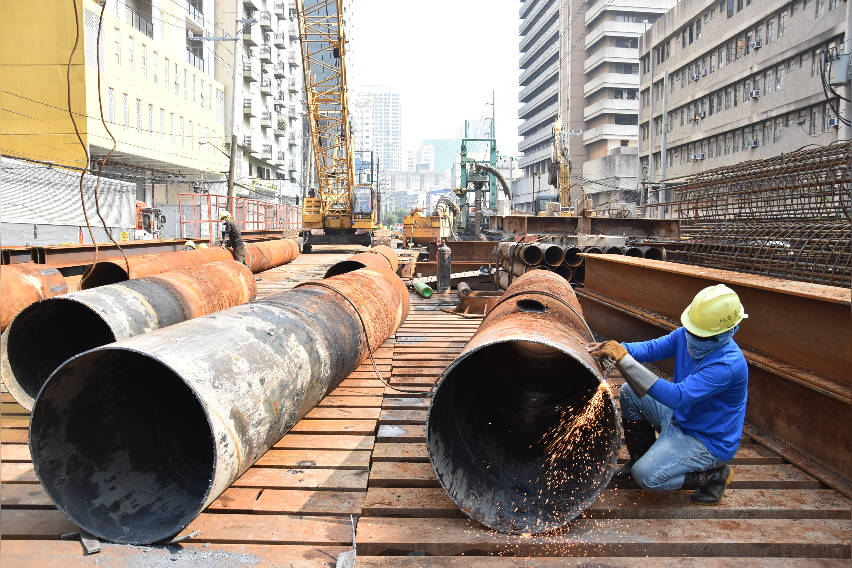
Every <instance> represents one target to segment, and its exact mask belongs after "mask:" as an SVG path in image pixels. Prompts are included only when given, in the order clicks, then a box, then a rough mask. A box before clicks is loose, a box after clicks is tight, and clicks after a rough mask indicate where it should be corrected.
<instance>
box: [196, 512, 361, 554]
mask: <svg viewBox="0 0 852 568" xmlns="http://www.w3.org/2000/svg"><path fill="white" fill-rule="evenodd" d="M195 531H199V534H198V535H197V536H195V537H192V538H191V539H189V540H190V541H193V542H202V543H206V542H211V543H212V542H215V543H229V542H230V543H240V542H242V543H257V544H294V545H299V546H325V545H337V546H351V544H352V525H351V523H350V521H349V518H348V517H347V518H334V517H307V516H296V515H253V514H240V513H231V514H227V515H220V514H217V513H202V514H201V515H199V516H198V517H197V518H196V519H195V520H194V521H192V522H191V523H190V524H189V526H188V527H187V528H185V529H184V530H183V531H182V532H181V534H180V536H187V535H190V534H192V533H193V532H195Z"/></svg>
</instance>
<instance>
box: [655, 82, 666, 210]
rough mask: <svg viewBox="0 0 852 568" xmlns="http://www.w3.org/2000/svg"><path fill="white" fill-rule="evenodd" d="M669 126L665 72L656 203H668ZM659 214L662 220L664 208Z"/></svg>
mask: <svg viewBox="0 0 852 568" xmlns="http://www.w3.org/2000/svg"><path fill="white" fill-rule="evenodd" d="M668 124H669V72H668V71H666V72H665V74H663V118H662V126H663V135H662V140H661V142H660V193H659V194H658V195H659V199H657V202H658V203H665V202H666V201H668V195H667V193H668V192H667V190H666V182H665V179H666V165H667V164H666V162H667V161H668V160H667V159H666V129H667V128H668ZM657 213H659V216H660V219H664V218H665V217H666V208H665V206H664V207H661V208H660V210H659V211H658V212H657Z"/></svg>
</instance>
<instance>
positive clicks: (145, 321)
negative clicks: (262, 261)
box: [0, 260, 257, 410]
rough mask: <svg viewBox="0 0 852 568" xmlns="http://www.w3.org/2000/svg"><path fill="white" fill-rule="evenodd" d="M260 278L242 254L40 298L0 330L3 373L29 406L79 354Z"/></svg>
mask: <svg viewBox="0 0 852 568" xmlns="http://www.w3.org/2000/svg"><path fill="white" fill-rule="evenodd" d="M256 295H257V283H256V282H255V281H254V276H253V275H252V273H251V271H250V270H249V269H248V268H246V267H245V266H243V265H242V264H240V263H238V262H234V261H233V260H229V261H226V262H212V263H208V264H202V265H201V266H196V267H193V268H188V269H186V270H178V271H174V272H164V273H162V274H158V275H157V276H148V277H146V278H137V279H135V280H127V281H125V282H120V283H118V284H110V285H108V286H101V287H99V288H93V289H91V290H81V291H80V292H73V293H71V294H68V295H65V296H58V297H56V298H49V299H46V300H42V301H40V302H36V303H34V304H32V305H31V306H29V307H27V308H26V309H25V310H23V311H22V312H21V313H20V314H18V316H17V317H16V318H15V319H14V320H13V321H12V324H11V325H10V326H9V329H8V330H7V331H6V333H4V334H3V335H2V337H0V359H2V360H0V376H2V378H3V382H4V383H6V386H7V387H8V388H9V392H10V393H11V394H12V396H13V397H14V398H15V400H17V401H18V402H19V403H20V404H21V406H23V407H24V408H26V409H27V410H31V409H32V407H33V400H34V399H35V397H36V395H38V392H39V390H41V387H42V385H43V384H44V382H45V381H46V380H47V378H48V377H49V376H50V374H51V373H52V372H53V371H54V370H55V369H56V368H57V367H59V365H60V364H62V362H63V361H65V360H67V359H68V358H70V357H73V356H74V355H78V354H79V353H82V352H84V351H88V350H89V349H93V348H95V347H100V346H101V345H106V344H108V343H113V342H115V341H118V340H120V339H127V338H128V337H133V336H136V335H141V334H143V333H148V332H149V331H153V330H155V329H160V328H162V327H166V326H169V325H174V324H176V323H179V322H182V321H186V320H188V319H193V318H197V317H200V316H205V315H207V314H212V313H214V312H218V311H221V310H224V309H227V308H230V307H232V306H236V305H239V304H245V303H247V302H250V301H252V300H253V299H254V298H255V296H256Z"/></svg>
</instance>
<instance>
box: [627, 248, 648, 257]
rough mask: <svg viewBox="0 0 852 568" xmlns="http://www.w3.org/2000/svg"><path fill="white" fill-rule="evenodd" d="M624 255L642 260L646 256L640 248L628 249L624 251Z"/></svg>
mask: <svg viewBox="0 0 852 568" xmlns="http://www.w3.org/2000/svg"><path fill="white" fill-rule="evenodd" d="M624 254H625V255H626V256H632V257H636V258H642V257H643V256H645V255H644V253H643V252H642V249H641V248H640V247H627V250H625V251H624Z"/></svg>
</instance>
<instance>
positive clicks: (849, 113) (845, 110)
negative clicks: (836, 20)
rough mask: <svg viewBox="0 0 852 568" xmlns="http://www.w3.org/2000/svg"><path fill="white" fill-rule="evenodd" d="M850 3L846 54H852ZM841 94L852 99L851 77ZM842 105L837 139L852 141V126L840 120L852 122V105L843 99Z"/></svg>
mask: <svg viewBox="0 0 852 568" xmlns="http://www.w3.org/2000/svg"><path fill="white" fill-rule="evenodd" d="M849 4H850V3H849V2H848V1H847V2H846V34H845V35H844V37H843V39H844V40H845V42H846V46H847V47H846V53H852V43H850V39H852V8H850V7H849ZM840 94H841V95H843V96H844V97H846V99H852V86H850V82H849V77H847V78H846V85H844V86H843V87H840ZM839 103H840V104H839V105H838V107H837V110H838V111H839V113H838V114H839V116H838V122H840V124H839V125H838V126H839V128H838V129H837V139H838V140H850V139H852V125H848V124H844V122H843V121H842V120H840V118H841V117H842V118H845V119H846V120H849V121H852V103H850V102H849V101H848V100H845V99H843V98H841V99H840V102H839Z"/></svg>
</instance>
